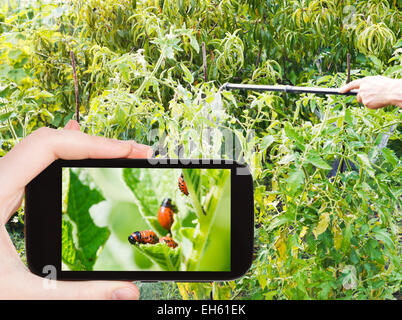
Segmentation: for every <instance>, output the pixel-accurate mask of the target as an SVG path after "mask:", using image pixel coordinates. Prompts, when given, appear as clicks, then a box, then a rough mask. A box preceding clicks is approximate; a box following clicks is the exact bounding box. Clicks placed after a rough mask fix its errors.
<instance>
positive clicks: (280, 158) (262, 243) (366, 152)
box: [0, 0, 402, 299]
mask: <svg viewBox="0 0 402 320" xmlns="http://www.w3.org/2000/svg"><path fill="white" fill-rule="evenodd" d="M401 7H402V4H401V2H400V0H360V1H343V0H326V1H324V0H286V1H265V0H261V1H260V0H247V1H237V0H221V1H215V0H202V1H194V0H182V1H168V0H143V1H135V0H121V1H118V2H117V1H115V2H111V1H106V0H90V1H80V0H78V1H65V2H60V3H45V2H43V1H32V2H27V1H16V0H13V1H12V0H9V1H4V0H3V1H1V13H0V26H1V27H0V32H1V35H0V61H1V63H0V142H1V144H0V155H4V154H5V153H6V152H7V151H8V150H10V149H11V148H12V147H13V146H14V145H15V143H17V142H18V141H19V140H20V139H21V138H23V137H24V136H26V135H27V134H29V133H30V132H32V131H33V130H34V129H36V128H38V127H42V126H50V127H56V128H58V127H61V126H63V125H65V124H66V123H67V121H68V120H69V119H71V118H72V117H73V114H74V110H75V97H74V82H73V73H72V68H71V60H70V51H73V52H74V55H75V59H76V68H77V78H78V84H79V97H80V114H81V117H80V121H81V122H80V123H81V127H82V130H83V131H85V132H87V133H90V134H97V135H103V136H107V137H115V138H120V139H135V140H136V141H138V142H141V143H147V144H151V145H153V146H159V147H161V148H162V149H163V150H164V152H162V153H161V155H162V156H165V155H166V156H169V157H177V156H186V157H200V156H204V157H226V158H235V159H241V160H243V161H245V162H247V163H248V164H249V166H250V168H251V171H252V174H253V177H254V181H255V214H256V237H255V260H254V263H253V266H252V268H251V270H250V272H249V273H248V274H247V275H246V276H245V277H243V278H241V279H239V280H236V281H232V282H228V283H214V284H197V283H194V284H179V285H178V287H177V288H176V285H175V284H173V283H167V284H166V286H165V284H163V286H162V287H161V288H162V290H166V292H167V293H166V297H172V295H171V293H173V295H174V296H175V297H177V296H180V297H182V298H184V299H192V298H193V299H205V298H209V297H210V296H211V294H212V297H213V298H216V299H223V298H226V299H242V298H248V299H393V298H398V297H400V291H401V266H400V253H401V238H400V228H401V205H400V199H401V166H400V164H401V160H400V157H401V151H402V147H401V112H400V110H398V109H397V108H396V107H392V106H390V107H387V108H385V109H381V110H376V111H373V110H368V109H366V108H364V107H363V106H360V105H358V104H357V103H356V101H355V100H354V98H345V97H333V96H329V97H318V96H314V95H290V94H289V95H286V94H270V93H264V94H259V93H255V92H246V93H245V92H238V91H234V92H219V90H218V88H219V87H220V86H221V85H222V84H223V83H224V82H227V81H231V82H244V83H266V84H276V83H278V84H293V85H319V86H328V87H338V86H340V85H342V84H344V83H345V82H346V79H347V74H346V69H347V63H346V61H347V55H348V54H350V57H351V72H350V73H351V79H352V80H353V79H356V78H360V77H362V76H368V75H377V74H382V75H386V76H389V77H393V78H400V77H401V74H402V40H401V24H402V12H401ZM230 139H232V140H231V141H232V142H233V144H232V145H228V143H227V141H228V140H230ZM387 142H388V143H387ZM384 145H386V147H384ZM222 146H224V147H223V148H222ZM223 150H224V151H223ZM337 163H338V164H339V163H340V165H336V164H337ZM331 172H332V174H330V173H331ZM328 176H331V179H329V178H328ZM22 216H23V211H22V210H20V211H19V212H18V213H17V215H16V216H15V217H14V218H13V219H12V220H11V221H10V223H9V225H8V228H9V229H10V231H11V232H12V233H13V234H18V232H20V230H21V221H22ZM11 229H12V230H11ZM17 246H18V247H19V248H21V249H19V250H20V252H21V254H22V255H23V249H22V247H23V246H22V245H21V243H19V244H17ZM158 288H159V287H158ZM166 288H171V289H166ZM145 292H152V289H150V290H148V291H147V289H144V294H145ZM151 297H152V296H150V297H149V298H151ZM162 297H163V295H162Z"/></svg>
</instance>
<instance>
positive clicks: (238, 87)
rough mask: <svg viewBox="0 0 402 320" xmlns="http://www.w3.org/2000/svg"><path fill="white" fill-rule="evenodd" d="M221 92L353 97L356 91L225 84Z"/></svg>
mask: <svg viewBox="0 0 402 320" xmlns="http://www.w3.org/2000/svg"><path fill="white" fill-rule="evenodd" d="M221 90H252V91H277V92H278V91H279V92H286V93H315V94H336V95H343V96H355V95H357V93H358V90H350V91H349V92H345V93H340V92H339V90H338V89H332V88H321V87H296V86H283V85H277V86H268V85H260V84H242V83H225V84H224V85H223V86H222V87H221Z"/></svg>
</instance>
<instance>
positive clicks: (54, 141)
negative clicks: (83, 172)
mask: <svg viewBox="0 0 402 320" xmlns="http://www.w3.org/2000/svg"><path fill="white" fill-rule="evenodd" d="M149 149H150V147H141V146H139V145H138V144H135V145H134V144H133V142H132V141H119V140H114V139H106V138H102V137H97V136H90V135H87V134H85V133H82V132H79V131H75V130H55V129H50V128H41V129H38V130H36V131H35V132H34V133H33V134H31V135H29V136H27V137H26V138H25V139H23V140H22V141H21V142H20V143H19V144H17V145H16V146H15V147H14V148H13V149H12V150H11V151H10V152H8V153H7V154H6V155H5V156H4V157H3V158H1V159H0V172H1V174H0V195H1V194H2V193H3V194H4V193H7V194H10V193H11V192H12V193H13V192H16V191H19V190H20V189H21V188H24V187H25V185H26V184H27V183H29V182H30V181H31V180H32V179H33V178H34V177H35V176H37V175H38V174H39V173H40V172H41V171H43V170H44V169H45V168H46V167H47V166H48V165H49V164H51V163H52V162H53V161H54V160H56V159H58V158H60V159H67V160H77V159H86V158H91V159H99V158H108V159H112V158H126V157H128V156H130V157H132V158H145V157H146V156H147V155H148V154H149Z"/></svg>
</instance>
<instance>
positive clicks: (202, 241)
mask: <svg viewBox="0 0 402 320" xmlns="http://www.w3.org/2000/svg"><path fill="white" fill-rule="evenodd" d="M61 194H62V196H61V201H62V204H61V208H62V210H61V211H62V219H61V270H62V271H146V272H149V271H176V272H177V271H211V272H212V271H219V272H230V271H232V266H231V249H232V248H231V210H232V208H231V170H230V169H221V168H219V169H204V168H200V169H199V168H157V167H155V168H110V167H99V168H96V167H90V168H86V167H63V168H62V192H61Z"/></svg>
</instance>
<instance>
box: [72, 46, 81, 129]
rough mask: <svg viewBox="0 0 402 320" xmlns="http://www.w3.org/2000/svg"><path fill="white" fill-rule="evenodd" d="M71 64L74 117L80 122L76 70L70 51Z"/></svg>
mask: <svg viewBox="0 0 402 320" xmlns="http://www.w3.org/2000/svg"><path fill="white" fill-rule="evenodd" d="M70 57H71V65H72V66H73V75H74V89H75V118H76V120H77V122H78V123H79V122H80V96H79V92H78V82H77V71H76V70H75V58H74V52H73V51H70Z"/></svg>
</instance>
